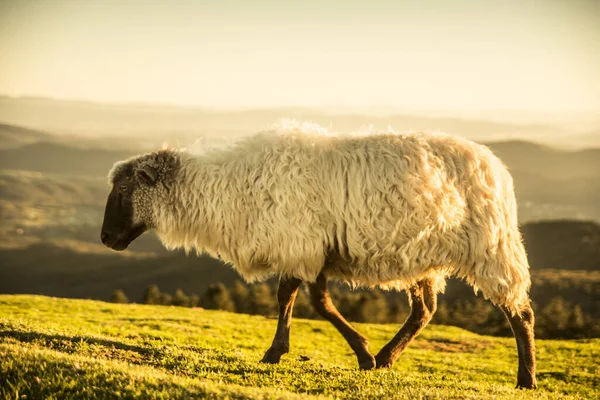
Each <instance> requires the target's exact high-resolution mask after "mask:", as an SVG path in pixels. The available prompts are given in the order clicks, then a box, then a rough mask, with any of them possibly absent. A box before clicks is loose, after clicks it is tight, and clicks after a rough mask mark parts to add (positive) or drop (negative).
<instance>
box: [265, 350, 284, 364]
mask: <svg viewBox="0 0 600 400" xmlns="http://www.w3.org/2000/svg"><path fill="white" fill-rule="evenodd" d="M283 354H284V353H282V352H280V351H277V350H275V349H273V348H270V349H269V350H267V352H266V353H265V355H264V357H263V358H262V360H260V362H261V363H265V364H278V363H279V360H280V359H281V356H282V355H283Z"/></svg>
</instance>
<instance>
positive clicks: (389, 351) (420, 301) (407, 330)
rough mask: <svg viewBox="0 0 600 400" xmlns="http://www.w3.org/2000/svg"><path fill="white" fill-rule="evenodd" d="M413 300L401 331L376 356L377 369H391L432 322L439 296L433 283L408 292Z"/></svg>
mask: <svg viewBox="0 0 600 400" xmlns="http://www.w3.org/2000/svg"><path fill="white" fill-rule="evenodd" d="M408 293H409V296H410V300H411V310H410V315H409V316H408V318H407V319H406V322H404V325H403V326H402V328H401V329H400V331H399V332H398V333H397V334H396V336H394V338H393V339H392V340H390V342H389V343H388V344H386V345H385V346H384V347H383V348H382V349H381V350H380V351H379V353H377V355H376V356H375V360H376V363H377V368H389V367H391V366H392V365H393V363H394V361H396V359H397V358H398V357H399V356H400V354H401V353H402V351H403V350H404V349H405V348H406V346H408V344H409V343H410V342H412V341H413V339H414V338H415V337H416V336H417V335H418V334H419V332H421V330H422V329H423V328H424V327H425V325H427V323H429V321H431V318H432V317H433V314H434V313H435V310H436V307H437V295H436V294H435V292H434V290H433V281H431V280H424V281H420V282H419V283H417V284H416V285H415V286H413V287H411V288H410V289H409V291H408Z"/></svg>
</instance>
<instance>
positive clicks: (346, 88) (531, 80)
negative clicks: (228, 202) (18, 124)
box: [0, 0, 600, 112]
mask: <svg viewBox="0 0 600 400" xmlns="http://www.w3.org/2000/svg"><path fill="white" fill-rule="evenodd" d="M0 94H8V95H38V96H51V97H57V98H75V99H88V100H94V101H103V102H104V101H110V102H113V101H116V102H160V103H176V104H186V105H201V106H250V107H256V106H260V107H262V106H323V105H327V106H333V105H335V106H381V105H386V106H397V107H400V108H404V109H409V110H432V109H436V110H454V111H461V112H464V111H476V110H488V109H509V110H531V111H599V110H600V1H595V0H590V1H577V0H536V1H534V0H519V1H509V0H498V1H492V0H490V1H485V0H477V1H451V0H438V1H410V2H409V1H398V0H396V1H376V0H368V1H360V2H359V1H327V0H317V1H312V0H302V1H284V0H275V1H260V0H259V1H248V0H240V1H227V0H214V1H199V0H188V1H162V0H160V1H155V0H145V1H110V0H99V1H96V0H65V1H59V0H22V1H16V0H0Z"/></svg>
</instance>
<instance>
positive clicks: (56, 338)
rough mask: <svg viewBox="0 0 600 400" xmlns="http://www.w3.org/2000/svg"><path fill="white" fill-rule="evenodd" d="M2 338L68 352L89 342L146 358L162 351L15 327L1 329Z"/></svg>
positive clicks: (158, 355)
mask: <svg viewBox="0 0 600 400" xmlns="http://www.w3.org/2000/svg"><path fill="white" fill-rule="evenodd" d="M0 338H12V339H15V340H18V341H19V342H22V343H36V342H37V343H43V344H44V345H45V346H46V347H48V348H50V349H53V350H60V351H64V352H67V353H75V352H77V351H78V350H79V349H80V346H81V344H83V343H85V344H89V345H96V346H102V347H106V348H108V349H111V350H115V349H116V350H121V351H128V352H133V353H137V354H139V355H141V356H143V357H145V358H152V357H160V356H161V355H162V352H161V351H160V350H158V349H153V348H149V347H142V346H137V345H131V344H127V343H122V342H118V341H114V340H108V339H100V338H95V337H91V336H81V335H77V336H65V335H58V334H56V335H51V334H47V333H40V332H27V331H19V330H15V329H5V328H3V329H1V330H0Z"/></svg>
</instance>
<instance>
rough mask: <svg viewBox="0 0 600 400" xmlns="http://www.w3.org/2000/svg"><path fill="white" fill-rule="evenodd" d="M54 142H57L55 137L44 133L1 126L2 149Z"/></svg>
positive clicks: (0, 145)
mask: <svg viewBox="0 0 600 400" xmlns="http://www.w3.org/2000/svg"><path fill="white" fill-rule="evenodd" d="M53 140H55V137H54V136H53V135H51V134H49V133H46V132H43V131H38V130H35V129H28V128H23V127H20V126H14V125H8V124H0V149H10V148H15V147H20V146H23V145H26V144H31V143H35V142H41V141H45V142H49V141H53Z"/></svg>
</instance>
